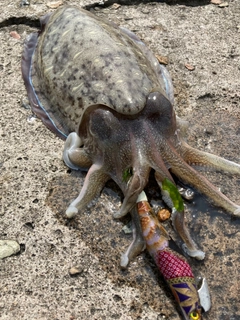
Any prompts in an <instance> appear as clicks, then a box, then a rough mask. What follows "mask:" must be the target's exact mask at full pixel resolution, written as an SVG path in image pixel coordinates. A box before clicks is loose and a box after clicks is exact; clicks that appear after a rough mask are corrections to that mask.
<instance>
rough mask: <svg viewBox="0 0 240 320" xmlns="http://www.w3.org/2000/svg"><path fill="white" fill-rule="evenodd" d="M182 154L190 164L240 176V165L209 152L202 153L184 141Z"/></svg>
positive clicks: (181, 149) (181, 148)
mask: <svg viewBox="0 0 240 320" xmlns="http://www.w3.org/2000/svg"><path fill="white" fill-rule="evenodd" d="M180 153H181V155H182V157H183V159H184V160H185V161H186V162H187V163H189V164H200V165H204V166H208V167H212V168H213V169H215V170H223V171H226V172H229V173H232V174H240V165H239V164H238V163H235V162H233V161H229V160H226V159H224V158H222V157H218V156H216V155H213V154H211V153H208V152H204V151H200V150H197V149H195V148H192V147H191V146H189V145H188V144H187V143H186V142H185V141H182V143H181V147H180Z"/></svg>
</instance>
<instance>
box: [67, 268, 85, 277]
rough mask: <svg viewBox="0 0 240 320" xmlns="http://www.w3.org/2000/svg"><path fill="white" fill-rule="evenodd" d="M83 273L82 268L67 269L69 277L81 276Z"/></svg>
mask: <svg viewBox="0 0 240 320" xmlns="http://www.w3.org/2000/svg"><path fill="white" fill-rule="evenodd" d="M82 272H83V268H82V267H72V268H70V269H69V274H70V276H76V275H78V274H81V273H82Z"/></svg>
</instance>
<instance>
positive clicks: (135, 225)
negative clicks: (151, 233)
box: [120, 205, 146, 268]
mask: <svg viewBox="0 0 240 320" xmlns="http://www.w3.org/2000/svg"><path fill="white" fill-rule="evenodd" d="M130 214H131V218H132V235H133V240H132V242H131V244H130V245H129V247H128V248H127V250H126V251H125V252H124V253H123V254H122V256H121V261H120V266H121V267H122V268H126V267H127V265H128V263H129V261H131V260H132V259H133V258H135V257H136V256H137V255H139V254H140V253H141V252H142V251H143V250H144V249H145V247H146V245H145V240H144V238H143V234H142V228H141V223H140V219H139V215H138V212H137V208H136V205H135V206H134V207H133V209H132V210H131V211H130Z"/></svg>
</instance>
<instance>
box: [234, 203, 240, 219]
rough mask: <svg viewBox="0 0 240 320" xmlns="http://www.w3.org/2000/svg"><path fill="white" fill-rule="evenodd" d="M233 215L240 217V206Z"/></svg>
mask: <svg viewBox="0 0 240 320" xmlns="http://www.w3.org/2000/svg"><path fill="white" fill-rule="evenodd" d="M233 215H234V216H236V217H240V206H239V207H238V208H237V209H236V210H235V211H234V212H233Z"/></svg>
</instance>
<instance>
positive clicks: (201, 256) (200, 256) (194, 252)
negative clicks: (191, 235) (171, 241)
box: [182, 243, 205, 260]
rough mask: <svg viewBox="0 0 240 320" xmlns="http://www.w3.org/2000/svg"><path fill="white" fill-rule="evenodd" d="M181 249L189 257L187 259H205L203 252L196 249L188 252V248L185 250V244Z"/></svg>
mask: <svg viewBox="0 0 240 320" xmlns="http://www.w3.org/2000/svg"><path fill="white" fill-rule="evenodd" d="M182 248H183V251H184V252H186V253H187V254H188V255H189V257H192V258H195V259H197V260H203V259H204V258H205V252H203V251H201V250H197V249H195V250H190V249H189V248H187V246H186V244H185V243H184V244H183V245H182Z"/></svg>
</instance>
